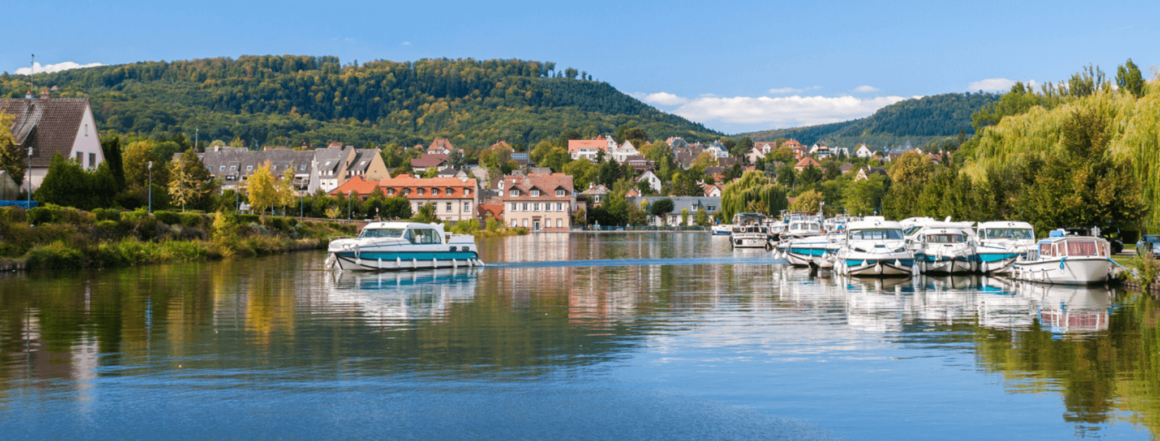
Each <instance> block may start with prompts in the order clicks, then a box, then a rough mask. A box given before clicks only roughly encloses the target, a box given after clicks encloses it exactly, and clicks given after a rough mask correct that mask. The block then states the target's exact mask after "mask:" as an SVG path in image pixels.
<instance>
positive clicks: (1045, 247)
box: [1011, 230, 1113, 285]
mask: <svg viewBox="0 0 1160 441" xmlns="http://www.w3.org/2000/svg"><path fill="white" fill-rule="evenodd" d="M1110 255H1111V245H1109V244H1108V241H1107V240H1104V239H1103V238H1099V237H1091V236H1067V235H1066V234H1064V232H1063V230H1055V231H1052V232H1051V233H1050V237H1048V238H1047V239H1043V240H1041V241H1039V243H1038V244H1037V246H1036V247H1035V248H1033V249H1031V250H1030V251H1028V252H1027V254H1026V255H1023V256H1020V257H1019V258H1017V259H1016V260H1015V263H1013V264H1012V265H1011V277H1012V278H1014V279H1017V280H1026V281H1029V282H1039V283H1051V284H1063V285H1092V284H1097V283H1104V282H1107V281H1108V279H1109V278H1110V277H1111V276H1112V266H1113V263H1112V260H1111V258H1110V257H1109V256H1110Z"/></svg>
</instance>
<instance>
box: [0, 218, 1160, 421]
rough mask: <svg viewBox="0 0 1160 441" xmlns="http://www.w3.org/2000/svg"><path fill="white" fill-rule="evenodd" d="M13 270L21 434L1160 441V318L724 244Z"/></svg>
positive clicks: (1128, 306)
mask: <svg viewBox="0 0 1160 441" xmlns="http://www.w3.org/2000/svg"><path fill="white" fill-rule="evenodd" d="M481 249H482V250H483V254H484V257H483V259H484V260H485V261H487V262H490V263H491V265H490V267H489V268H486V269H481V270H467V269H460V270H458V271H445V272H439V273H431V272H421V273H386V274H381V275H376V274H350V273H347V274H343V275H341V276H339V277H334V276H333V275H332V274H330V273H326V272H323V271H321V270H320V268H321V266H322V261H323V259H324V257H325V255H324V253H322V252H302V253H294V254H286V255H281V256H273V257H264V258H257V259H241V260H233V261H225V262H214V263H208V264H185V265H164V266H146V267H141V268H130V269H124V270H116V271H101V272H90V273H79V274H78V273H55V274H45V273H40V274H35V275H32V276H26V275H16V274H10V275H8V276H0V351H2V353H0V439H5V440H8V439H58V438H63V439H77V438H80V439H85V438H118V439H120V438H129V439H137V438H167V439H168V438H178V439H181V438H188V439H207V438H208V439H219V438H228V439H253V438H328V439H340V438H341V439H347V438H375V439H382V438H391V439H394V438H404V439H407V438H415V439H430V438H436V439H465V438H469V439H478V438H483V439H518V438H532V439H637V438H641V439H1069V438H1093V437H1098V438H1103V437H1113V438H1117V439H1150V438H1153V435H1152V433H1153V432H1154V431H1156V430H1157V429H1160V378H1158V377H1160V331H1158V329H1160V323H1158V322H1160V308H1158V307H1157V305H1156V304H1155V302H1154V301H1153V300H1151V299H1148V298H1143V297H1139V296H1133V295H1131V294H1128V293H1116V292H1113V291H1110V290H1106V289H1103V288H1099V289H1077V288H1053V287H1045V286H1036V285H1030V286H1027V285H1011V284H1007V283H1005V282H1004V281H1003V280H999V279H983V278H979V277H973V278H972V277H962V278H941V279H934V278H922V279H916V280H909V279H898V280H839V279H829V278H824V279H815V278H811V277H809V274H808V273H807V272H806V271H804V270H798V269H793V268H787V267H783V266H778V265H771V264H770V256H769V255H768V254H767V253H764V252H761V251H757V250H755V251H739V252H736V253H734V252H733V251H731V250H730V249H729V247H728V243H727V241H726V240H723V239H717V238H712V237H710V236H708V235H704V234H603V235H563V234H544V235H536V236H527V237H516V238H506V239H495V240H487V241H482V242H481Z"/></svg>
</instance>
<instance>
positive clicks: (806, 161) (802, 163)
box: [794, 156, 822, 168]
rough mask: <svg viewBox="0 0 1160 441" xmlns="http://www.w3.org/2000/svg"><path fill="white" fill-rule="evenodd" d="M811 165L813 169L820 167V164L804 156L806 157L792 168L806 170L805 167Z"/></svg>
mask: <svg viewBox="0 0 1160 441" xmlns="http://www.w3.org/2000/svg"><path fill="white" fill-rule="evenodd" d="M811 165H812V166H814V167H821V166H822V163H820V162H818V161H816V160H814V158H811V157H809V156H806V157H804V158H802V160H801V161H798V163H797V165H794V168H797V167H801V168H806V167H809V166H811Z"/></svg>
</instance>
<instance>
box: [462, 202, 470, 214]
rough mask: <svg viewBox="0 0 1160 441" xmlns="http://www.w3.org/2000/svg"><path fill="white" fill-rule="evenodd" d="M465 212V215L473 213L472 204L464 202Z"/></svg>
mask: <svg viewBox="0 0 1160 441" xmlns="http://www.w3.org/2000/svg"><path fill="white" fill-rule="evenodd" d="M463 212H464V213H470V212H471V202H464V203H463Z"/></svg>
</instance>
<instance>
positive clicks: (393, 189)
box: [329, 175, 479, 222]
mask: <svg viewBox="0 0 1160 441" xmlns="http://www.w3.org/2000/svg"><path fill="white" fill-rule="evenodd" d="M376 191H377V192H378V193H379V194H382V195H383V196H386V197H403V198H406V199H407V200H408V201H409V202H410V203H411V212H412V213H417V212H418V211H419V208H420V207H422V206H424V205H427V204H432V205H434V206H435V217H436V218H438V219H439V220H440V221H443V222H460V221H465V220H471V219H478V218H479V215H478V211H477V210H478V208H479V187H478V186H477V185H476V180H475V179H460V178H420V177H416V176H412V175H399V176H396V177H394V178H386V179H383V180H379V181H371V180H366V179H363V177H362V176H356V177H354V178H352V179H350V180H348V181H347V182H346V183H344V184H343V185H342V186H340V187H338V188H336V189H334V190H333V191H330V192H329V193H330V195H331V196H337V195H338V194H340V193H341V194H352V192H353V194H358V195H359V197H361V198H363V199H366V198H367V197H369V196H370V195H372V194H373V193H375V192H376Z"/></svg>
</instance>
